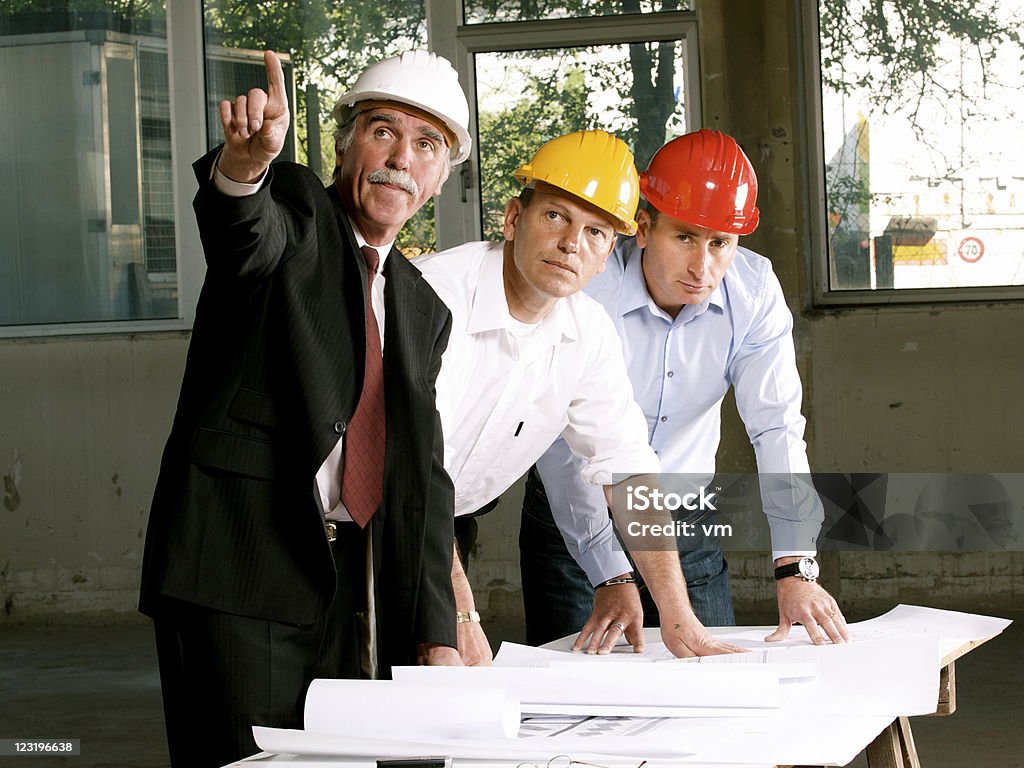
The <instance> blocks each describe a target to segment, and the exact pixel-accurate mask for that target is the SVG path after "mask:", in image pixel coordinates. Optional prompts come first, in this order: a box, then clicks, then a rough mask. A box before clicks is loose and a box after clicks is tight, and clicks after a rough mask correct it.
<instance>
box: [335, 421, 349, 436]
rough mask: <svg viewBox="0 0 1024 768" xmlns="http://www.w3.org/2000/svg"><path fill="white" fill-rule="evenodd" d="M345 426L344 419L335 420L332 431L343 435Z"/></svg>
mask: <svg viewBox="0 0 1024 768" xmlns="http://www.w3.org/2000/svg"><path fill="white" fill-rule="evenodd" d="M346 426H347V425H346V424H345V422H344V421H336V422H334V431H335V433H337V434H339V435H344V434H345V427H346Z"/></svg>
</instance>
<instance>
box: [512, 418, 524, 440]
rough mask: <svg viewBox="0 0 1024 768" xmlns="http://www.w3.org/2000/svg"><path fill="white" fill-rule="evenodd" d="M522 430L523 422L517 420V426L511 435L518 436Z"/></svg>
mask: <svg viewBox="0 0 1024 768" xmlns="http://www.w3.org/2000/svg"><path fill="white" fill-rule="evenodd" d="M522 430H523V422H521V421H520V422H519V426H518V427H516V433H515V434H514V435H512V437H519V433H520V432H522Z"/></svg>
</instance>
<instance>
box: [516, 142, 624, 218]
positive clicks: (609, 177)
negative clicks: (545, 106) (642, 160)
mask: <svg viewBox="0 0 1024 768" xmlns="http://www.w3.org/2000/svg"><path fill="white" fill-rule="evenodd" d="M513 175H514V176H515V177H516V179H518V180H519V183H520V184H530V183H531V182H534V181H543V182H545V183H547V184H550V185H552V186H554V187H558V188H559V189H564V190H565V191H566V192H569V193H571V194H573V195H575V196H576V197H578V198H580V199H582V200H586V201H587V202H588V203H591V204H592V205H594V206H596V207H597V208H600V209H601V210H602V211H604V212H605V213H607V214H609V215H610V216H611V217H612V218H614V219H615V222H616V225H615V230H616V231H617V232H621V233H622V234H624V235H632V234H634V233H635V232H636V220H635V219H634V218H633V217H634V216H635V215H636V206H637V204H638V203H639V202H640V180H639V177H638V175H637V172H636V166H634V165H633V153H632V152H630V151H629V147H627V146H626V144H625V142H623V141H622V140H621V139H617V138H615V137H614V136H612V135H611V134H610V133H605V132H604V131H576V132H575V133H569V134H566V135H565V136H559V137H558V138H557V139H552V140H551V141H549V142H548V143H547V144H545V145H544V146H542V147H541V148H540V149H538V150H537V153H536V154H535V155H534V156H533V159H532V160H531V161H530V162H529V163H527V164H526V165H523V166H521V167H520V168H519V169H518V170H517V171H516V172H515V174H513Z"/></svg>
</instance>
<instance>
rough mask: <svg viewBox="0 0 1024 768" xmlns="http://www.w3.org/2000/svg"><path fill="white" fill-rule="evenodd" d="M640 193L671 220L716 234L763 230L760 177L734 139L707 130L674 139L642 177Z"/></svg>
mask: <svg viewBox="0 0 1024 768" xmlns="http://www.w3.org/2000/svg"><path fill="white" fill-rule="evenodd" d="M640 192H641V193H643V196H644V197H646V198H647V200H648V202H650V203H651V205H653V206H654V207H655V208H657V209H658V210H659V211H661V212H662V213H663V214H665V215H666V216H671V217H672V218H673V219H679V220H680V221H685V222H686V223H687V224H693V225H695V226H698V227H705V228H707V229H712V230H714V231H716V232H728V233H732V234H736V235H749V234H750V233H751V232H753V231H754V230H755V229H757V221H758V210H757V206H756V203H757V176H756V175H755V174H754V167H753V166H752V165H751V164H750V161H749V160H748V159H747V156H746V155H745V154H743V150H742V149H740V146H739V144H737V143H736V140H735V139H734V138H732V137H731V136H726V135H725V134H724V133H722V132H721V131H711V130H708V129H706V128H702V129H701V130H699V131H695V132H693V133H687V134H686V135H684V136H680V137H679V138H677V139H672V141H670V142H669V143H668V144H666V145H665V146H663V147H662V148H661V149H659V150H658V151H657V152H655V153H654V157H652V158H651V164H650V165H649V166H648V167H647V170H646V171H645V172H644V173H641V174H640Z"/></svg>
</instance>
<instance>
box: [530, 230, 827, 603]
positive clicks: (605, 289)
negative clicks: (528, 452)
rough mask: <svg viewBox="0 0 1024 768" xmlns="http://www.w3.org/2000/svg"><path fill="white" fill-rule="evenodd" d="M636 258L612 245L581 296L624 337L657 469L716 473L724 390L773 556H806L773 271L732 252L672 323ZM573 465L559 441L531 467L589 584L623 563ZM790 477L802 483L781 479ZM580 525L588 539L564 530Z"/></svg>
mask: <svg viewBox="0 0 1024 768" xmlns="http://www.w3.org/2000/svg"><path fill="white" fill-rule="evenodd" d="M641 258H642V252H641V249H640V248H639V246H638V245H637V244H636V239H635V238H620V240H619V242H618V243H617V244H616V247H615V250H614V252H613V253H612V255H611V256H610V257H609V259H608V264H607V266H606V268H605V270H604V272H602V273H601V274H599V275H598V276H597V277H595V278H594V279H593V280H592V281H591V283H590V284H589V285H588V286H587V288H586V292H587V293H589V294H590V295H591V296H593V297H594V298H595V299H597V301H598V302H599V303H600V304H601V305H602V306H603V307H604V309H605V311H607V312H608V314H609V316H610V317H611V318H612V321H613V323H614V324H615V327H616V330H617V331H618V333H619V337H620V338H621V340H622V347H623V353H624V355H625V358H626V366H627V368H628V371H629V377H630V380H631V381H632V384H633V389H634V395H635V397H636V400H637V402H638V403H639V404H640V407H641V408H642V409H643V412H644V415H645V417H646V419H647V429H648V438H649V440H650V443H651V446H652V447H653V448H654V450H655V452H656V453H657V454H658V456H659V458H660V460H661V465H662V472H664V473H698V474H704V475H708V476H710V475H712V474H713V473H714V471H715V454H716V453H717V451H718V445H719V442H720V441H721V424H722V414H721V407H722V400H723V398H724V397H725V395H726V393H727V392H728V390H729V387H730V386H732V387H733V388H734V390H735V395H736V405H737V408H738V410H739V414H740V417H741V418H742V419H743V423H744V425H745V426H746V430H747V434H748V436H749V437H750V442H751V444H752V445H753V447H754V452H755V456H756V458H757V468H758V472H759V473H760V480H761V497H762V504H763V507H764V511H765V514H766V515H767V517H768V524H769V527H770V530H771V536H772V548H773V556H774V557H781V556H782V555H784V554H814V542H815V541H816V537H817V535H818V532H819V530H820V527H821V521H822V519H823V518H824V513H823V509H822V506H821V501H820V500H819V499H818V496H817V494H816V493H814V492H813V490H808V489H810V485H809V482H808V476H809V472H810V469H809V466H808V462H807V446H806V444H805V443H804V440H803V433H804V424H805V420H804V417H803V416H802V415H801V413H800V402H801V397H802V390H801V385H800V376H799V373H798V371H797V367H796V353H795V349H794V346H793V334H792V330H793V317H792V314H791V313H790V311H789V308H788V307H787V306H786V301H785V298H784V296H783V294H782V287H781V286H780V285H779V281H778V279H777V278H776V277H775V273H774V272H773V271H772V268H771V263H770V262H769V261H768V259H766V258H765V257H763V256H760V255H758V254H756V253H754V252H753V251H749V250H747V249H745V248H739V249H738V250H737V252H736V257H735V259H734V261H733V263H732V265H731V266H730V267H729V269H728V270H727V271H726V273H725V276H724V277H723V279H722V282H721V284H720V285H719V286H718V288H717V289H716V290H715V291H714V293H712V294H711V296H710V297H709V298H708V299H707V300H706V301H704V302H703V303H701V304H696V305H686V306H684V307H683V308H682V310H681V311H680V312H679V314H678V315H677V316H676V317H675V318H672V317H671V316H670V315H669V314H668V313H666V312H665V311H664V310H662V309H661V308H659V307H658V306H657V305H656V304H655V303H654V300H653V299H652V298H651V296H650V295H649V294H648V292H647V286H646V284H645V282H644V278H643V272H642V270H641ZM580 466H581V462H580V460H579V459H578V458H577V457H575V456H574V455H573V454H572V451H571V449H569V447H568V445H567V444H566V443H565V441H564V440H562V439H559V440H558V441H556V442H555V444H554V445H553V446H552V447H551V448H550V449H549V450H548V451H547V452H546V453H545V455H544V456H543V457H542V458H541V459H540V461H538V462H537V468H538V471H539V472H540V476H541V479H542V480H543V481H544V486H545V489H546V490H547V493H548V498H549V501H550V502H551V509H552V513H553V515H554V517H555V522H556V523H557V524H558V526H559V528H560V529H561V530H562V532H563V537H564V538H565V539H566V545H567V546H568V548H569V551H570V553H571V554H572V555H573V557H574V558H576V560H577V562H579V563H580V565H581V566H582V567H583V569H584V570H585V571H586V572H587V575H588V577H589V578H590V581H591V583H592V584H599V583H600V582H602V581H604V580H606V579H609V578H612V577H613V576H616V575H618V574H621V573H624V572H625V571H628V570H630V566H629V564H628V561H626V559H625V556H624V555H623V554H622V552H621V551H618V550H617V548H616V547H615V545H614V535H613V531H612V527H611V522H610V521H609V518H608V514H607V507H606V502H605V498H604V494H603V492H602V491H601V489H600V488H597V487H594V486H588V484H587V483H584V482H583V481H582V480H581V479H580V476H579V468H580ZM766 473H772V474H770V475H769V474H766ZM796 476H799V477H801V478H802V479H803V482H798V483H793V484H791V483H790V482H789V481H787V478H788V479H791V478H793V477H796ZM584 529H589V531H590V539H589V541H584V540H583V539H580V538H574V535H573V534H567V533H566V531H579V530H584Z"/></svg>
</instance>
